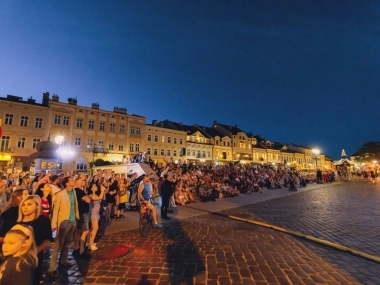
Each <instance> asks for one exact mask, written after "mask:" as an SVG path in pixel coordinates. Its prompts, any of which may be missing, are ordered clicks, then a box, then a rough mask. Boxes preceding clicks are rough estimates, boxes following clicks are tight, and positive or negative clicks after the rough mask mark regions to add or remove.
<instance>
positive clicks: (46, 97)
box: [42, 92, 50, 106]
mask: <svg viewBox="0 0 380 285" xmlns="http://www.w3.org/2000/svg"><path fill="white" fill-rule="evenodd" d="M49 97H50V94H49V92H45V93H42V105H44V106H48V105H49Z"/></svg>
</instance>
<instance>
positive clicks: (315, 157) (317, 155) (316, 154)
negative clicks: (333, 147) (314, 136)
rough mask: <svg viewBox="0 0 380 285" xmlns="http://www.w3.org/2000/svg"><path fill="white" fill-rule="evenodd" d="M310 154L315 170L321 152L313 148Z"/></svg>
mask: <svg viewBox="0 0 380 285" xmlns="http://www.w3.org/2000/svg"><path fill="white" fill-rule="evenodd" d="M311 152H312V153H313V154H314V159H315V170H317V168H318V159H319V155H320V153H321V151H320V150H319V149H317V148H313V149H312V150H311Z"/></svg>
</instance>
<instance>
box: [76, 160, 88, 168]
mask: <svg viewBox="0 0 380 285" xmlns="http://www.w3.org/2000/svg"><path fill="white" fill-rule="evenodd" d="M86 169H87V159H86V158H78V159H77V170H86Z"/></svg>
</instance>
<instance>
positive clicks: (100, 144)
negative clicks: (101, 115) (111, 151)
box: [98, 141, 104, 149]
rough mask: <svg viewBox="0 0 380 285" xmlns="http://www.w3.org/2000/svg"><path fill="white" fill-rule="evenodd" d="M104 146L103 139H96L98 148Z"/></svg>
mask: <svg viewBox="0 0 380 285" xmlns="http://www.w3.org/2000/svg"><path fill="white" fill-rule="evenodd" d="M103 148H104V141H98V149H103Z"/></svg>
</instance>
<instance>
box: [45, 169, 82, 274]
mask: <svg viewBox="0 0 380 285" xmlns="http://www.w3.org/2000/svg"><path fill="white" fill-rule="evenodd" d="M62 185H63V187H64V188H65V189H64V190H62V191H60V192H58V193H57V194H55V199H54V206H53V215H52V219H51V228H52V231H53V232H54V231H57V238H56V240H55V243H54V247H53V252H52V255H51V262H50V267H49V271H48V275H50V276H51V277H57V276H59V275H58V272H57V261H58V260H57V259H58V252H60V253H61V254H60V262H59V265H60V266H61V267H71V266H72V264H71V263H68V262H67V258H68V254H69V244H70V243H71V241H72V237H73V234H74V232H75V227H76V220H79V210H78V202H77V198H76V195H75V192H74V191H73V188H74V185H75V184H74V181H73V179H72V178H71V177H65V178H63V179H62Z"/></svg>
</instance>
